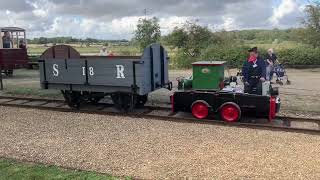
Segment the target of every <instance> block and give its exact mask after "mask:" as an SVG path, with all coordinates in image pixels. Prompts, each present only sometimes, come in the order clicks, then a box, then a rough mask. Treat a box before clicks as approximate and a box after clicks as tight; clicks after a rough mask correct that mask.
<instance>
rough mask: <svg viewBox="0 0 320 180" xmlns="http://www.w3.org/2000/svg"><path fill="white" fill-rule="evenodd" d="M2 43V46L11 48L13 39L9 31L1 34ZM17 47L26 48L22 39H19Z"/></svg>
mask: <svg viewBox="0 0 320 180" xmlns="http://www.w3.org/2000/svg"><path fill="white" fill-rule="evenodd" d="M2 44H3V48H13V41H12V38H11V35H10V32H8V31H5V32H4V34H3V36H2ZM18 47H19V48H22V49H24V48H26V43H25V42H24V40H23V39H20V40H19V46H18Z"/></svg>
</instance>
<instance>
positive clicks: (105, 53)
mask: <svg viewBox="0 0 320 180" xmlns="http://www.w3.org/2000/svg"><path fill="white" fill-rule="evenodd" d="M99 56H108V51H107V47H105V46H103V47H102V49H101V50H100V53H99Z"/></svg>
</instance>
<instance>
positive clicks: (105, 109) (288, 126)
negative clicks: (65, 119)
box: [0, 96, 320, 135]
mask: <svg viewBox="0 0 320 180" xmlns="http://www.w3.org/2000/svg"><path fill="white" fill-rule="evenodd" d="M0 106H7V107H20V108H31V109H41V110H51V111H58V112H76V113H87V114H100V115H116V116H130V117H133V118H152V119H159V120H163V121H173V122H181V123H196V124H212V125H225V126H232V127H240V128H252V129H264V130H272V131H285V132H296V133H304V134H315V135H320V119H309V118H295V117H285V116H278V117H277V118H276V119H275V120H274V121H273V122H272V123H270V122H268V121H267V120H265V119H247V118H245V120H243V121H242V122H237V123H227V122H223V121H220V120H209V119H208V120H197V119H195V118H193V117H192V116H191V115H190V114H187V113H172V112H171V109H170V108H168V107H155V106H146V107H145V108H141V109H136V110H134V111H132V112H127V113H123V112H120V111H118V110H116V109H115V108H113V105H112V104H107V103H101V104H94V105H93V104H92V105H90V104H88V105H87V106H83V107H82V108H81V109H79V110H75V109H71V108H69V107H68V106H67V104H66V103H65V102H64V100H51V99H40V98H26V97H7V96H0Z"/></svg>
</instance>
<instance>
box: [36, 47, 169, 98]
mask: <svg viewBox="0 0 320 180" xmlns="http://www.w3.org/2000/svg"><path fill="white" fill-rule="evenodd" d="M168 61H169V58H168V55H167V52H166V50H165V49H164V48H163V47H162V46H161V45H159V44H152V45H150V46H148V47H147V48H146V49H145V50H144V53H143V55H142V56H141V57H140V56H80V54H78V53H77V52H76V51H75V50H74V49H73V48H71V47H69V46H54V47H52V48H50V49H49V50H47V51H46V52H45V53H44V54H43V55H42V56H41V58H40V61H39V65H40V81H41V87H42V88H44V89H58V90H69V91H87V92H101V93H117V92H121V93H133V94H137V95H147V94H148V93H150V92H152V91H155V90H157V89H160V88H164V87H166V86H168V85H169V84H170V82H169V77H168Z"/></svg>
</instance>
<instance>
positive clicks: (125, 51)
mask: <svg viewBox="0 0 320 180" xmlns="http://www.w3.org/2000/svg"><path fill="white" fill-rule="evenodd" d="M70 45H71V46H72V47H74V48H75V49H76V50H77V51H79V52H80V54H96V55H98V54H99V52H100V49H101V48H102V45H92V46H89V47H86V46H83V47H81V46H80V45H78V44H70ZM48 48H49V47H45V46H43V45H36V44H29V45H28V54H29V55H40V54H42V53H43V52H44V51H45V50H46V49H48ZM107 50H108V52H110V51H112V52H113V53H115V54H116V55H126V56H135V55H139V54H140V53H139V52H140V50H139V48H138V47H135V46H110V47H107Z"/></svg>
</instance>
